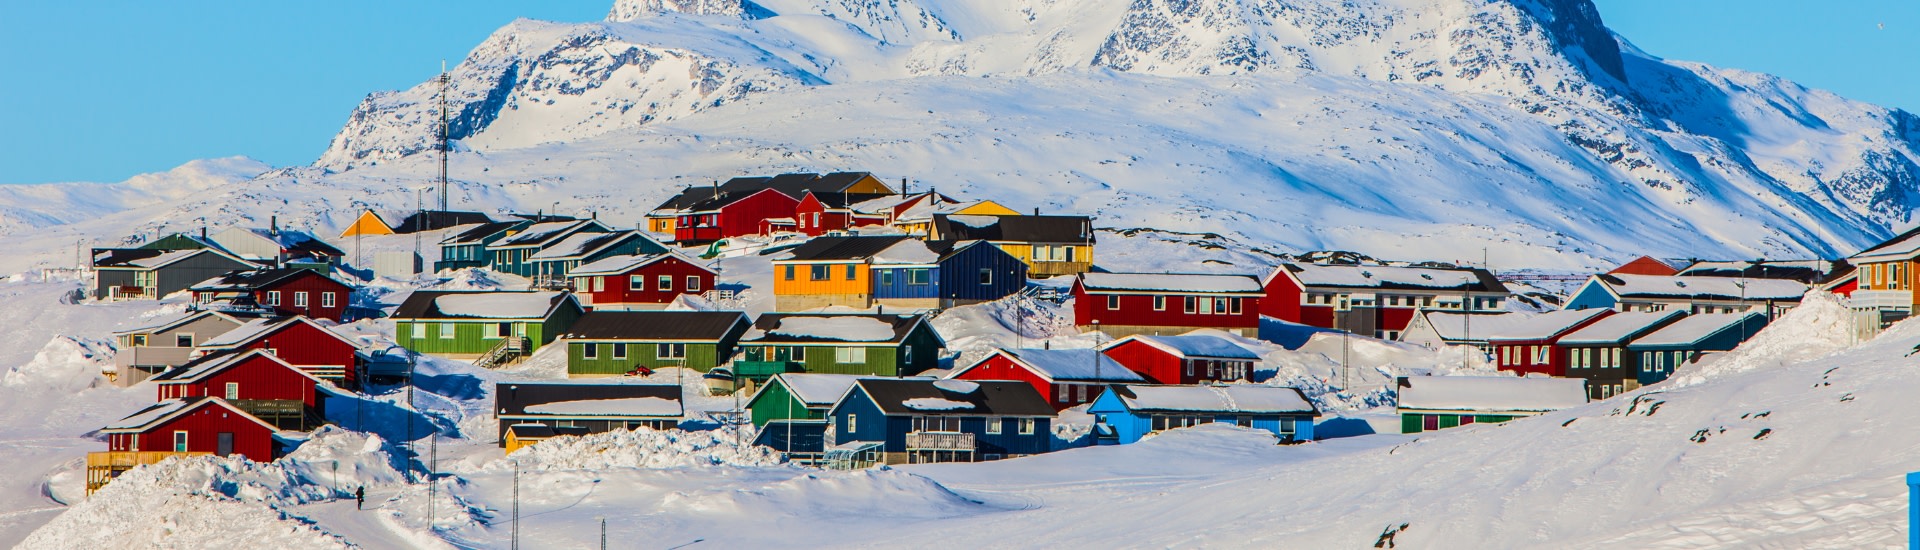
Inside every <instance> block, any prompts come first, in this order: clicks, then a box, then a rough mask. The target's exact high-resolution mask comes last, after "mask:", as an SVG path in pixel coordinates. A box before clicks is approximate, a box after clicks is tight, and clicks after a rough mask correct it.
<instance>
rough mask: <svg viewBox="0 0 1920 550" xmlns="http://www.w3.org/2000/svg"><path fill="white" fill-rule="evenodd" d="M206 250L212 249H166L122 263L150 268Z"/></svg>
mask: <svg viewBox="0 0 1920 550" xmlns="http://www.w3.org/2000/svg"><path fill="white" fill-rule="evenodd" d="M208 250H212V249H210V248H194V249H187V250H168V251H166V252H161V253H160V254H159V255H157V256H154V257H151V258H140V259H137V260H130V261H128V262H127V263H126V264H123V265H126V266H128V267H139V268H146V269H152V268H156V267H160V266H164V265H167V264H170V263H173V262H177V261H180V260H184V259H187V257H188V256H192V255H195V254H199V253H201V252H204V251H208Z"/></svg>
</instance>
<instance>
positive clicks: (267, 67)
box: [0, 0, 1920, 183]
mask: <svg viewBox="0 0 1920 550" xmlns="http://www.w3.org/2000/svg"><path fill="white" fill-rule="evenodd" d="M1595 1H1596V2H1597V4H1598V5H1599V6H1600V11H1601V15H1602V17H1603V18H1604V19H1605V20H1606V21H1607V23H1608V25H1609V26H1611V27H1613V28H1614V29H1615V30H1616V31H1618V32H1620V34H1622V35H1624V36H1626V37H1627V39H1628V40H1630V41H1632V42H1633V43H1635V44H1636V45H1638V46H1640V47H1641V48H1642V49H1644V50H1646V51H1648V52H1651V53H1653V54H1655V55H1659V56H1662V57H1666V58H1670V59H1685V60H1692V61H1703V62H1707V63H1711V64H1714V65H1720V66H1726V67H1738V68H1743V69H1750V70H1756V71H1762V72H1768V73H1774V74H1779V75H1782V76H1786V77H1788V78H1791V79H1794V80H1796V81H1799V82H1801V83H1803V84H1807V85H1810V86H1813V87H1817V88H1825V89H1829V90H1833V91H1836V92H1839V93H1840V94H1841V95H1845V96H1848V97H1853V98H1856V99H1861V100H1865V101H1871V102H1874V103H1879V104H1882V105H1888V106H1894V107H1901V108H1905V109H1907V110H1910V111H1917V112H1920V60H1917V59H1920V57H1917V54H1920V0H1841V1H1834V2H1822V1H1817V0H1595ZM611 4H612V2H611V0H566V1H560V0H544V1H538V2H508V1H504V0H463V1H458V2H452V1H432V2H425V1H421V2H407V1H402V2H373V1H367V0H331V1H326V2H285V1H277V0H273V1H261V0H252V1H246V2H240V1H213V0H177V1H173V2H120V1H107V2H58V1H54V0H38V1H35V0H26V1H24V2H13V3H9V4H8V5H6V6H5V7H4V8H3V9H4V11H3V12H0V70H3V71H4V74H5V75H6V76H5V77H4V78H0V128H4V129H5V131H4V132H0V151H4V154H0V183H34V182H47V181H120V180H123V179H126V178H127V177H128V176H131V175H134V174H138V173H141V172H152V171H159V170H166V169H168V168H172V167H174V166H177V165H179V164H180V163H183V162H186V161H188V160H192V159H196V158H208V157H221V156H230V155H246V156H251V157H253V158H257V159H260V160H262V161H265V162H268V163H270V164H273V165H276V166H289V165H301V164H307V163H310V162H312V161H313V159H314V158H316V157H318V156H319V155H320V152H321V151H322V150H324V149H325V148H326V146H327V142H328V140H329V139H331V138H332V137H333V133H334V131H336V130H338V129H339V127H340V125H341V124H342V123H344V122H345V121H346V118H347V115H348V114H349V113H351V112H352V110H353V107H354V106H355V105H356V104H358V103H359V101H360V99H361V98H362V97H364V96H365V95H366V94H367V93H368V92H372V91H375V90H390V89H399V88H405V87H408V86H412V85H414V84H417V83H419V82H422V81H424V80H426V79H428V78H431V77H432V75H433V73H434V72H435V71H436V70H437V69H438V67H439V63H440V60H441V59H443V58H444V59H447V60H448V61H449V62H450V63H451V62H457V61H458V60H459V59H460V58H461V57H462V56H464V55H465V54H466V52H467V50H469V49H471V48H473V47H474V46H475V45H477V44H479V43H480V41H481V40H483V39H485V38H486V36H487V35H488V34H489V33H491V32H493V31H494V29H497V28H499V27H500V26H501V25H504V24H506V23H507V22H508V21H511V20H513V19H514V18H515V17H529V18H534V19H547V20H555V21H591V20H597V19H600V18H602V17H603V16H604V15H605V14H606V10H607V8H608V7H609V6H610V5H611ZM1883 24H1884V25H1885V28H1884V29H1882V28H1881V25H1883Z"/></svg>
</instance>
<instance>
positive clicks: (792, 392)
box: [747, 372, 871, 426]
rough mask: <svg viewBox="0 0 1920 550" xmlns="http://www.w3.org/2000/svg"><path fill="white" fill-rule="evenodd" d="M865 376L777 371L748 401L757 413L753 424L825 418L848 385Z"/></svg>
mask: <svg viewBox="0 0 1920 550" xmlns="http://www.w3.org/2000/svg"><path fill="white" fill-rule="evenodd" d="M862 378H871V377H868V376H860V375H853V374H823V373H813V372H788V373H781V374H775V375H773V377H772V378H770V379H768V380H767V383H766V384H762V385H761V386H760V391H758V392H755V393H754V394H753V399H750V400H748V401H747V410H748V411H749V412H751V413H753V425H754V426H765V425H767V423H768V422H772V421H775V420H825V419H826V418H827V411H828V410H830V409H832V408H833V404H834V402H837V401H839V400H840V396H842V395H846V394H847V388H851V387H853V383H854V382H855V381H857V380H860V379H862Z"/></svg>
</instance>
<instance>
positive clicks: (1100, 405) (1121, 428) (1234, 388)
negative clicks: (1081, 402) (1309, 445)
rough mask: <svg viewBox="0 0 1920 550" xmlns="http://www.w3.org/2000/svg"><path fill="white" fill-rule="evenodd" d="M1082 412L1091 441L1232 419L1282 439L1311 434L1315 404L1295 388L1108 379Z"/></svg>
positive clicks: (1129, 438) (1129, 439)
mask: <svg viewBox="0 0 1920 550" xmlns="http://www.w3.org/2000/svg"><path fill="white" fill-rule="evenodd" d="M1087 412H1088V413H1092V414H1093V416H1094V442H1095V443H1096V444H1105V445H1113V444H1121V445H1124V444H1128V443H1135V442H1138V441H1140V439H1141V438H1143V437H1146V435H1147V434H1151V433H1158V432H1162V431H1166V430H1171V429H1174V428H1185V427H1189V426H1198V425H1200V424H1211V423H1215V422H1218V423H1222V424H1234V425H1238V426H1240V427H1243V428H1253V429H1256V430H1263V431H1266V432H1268V433H1271V434H1273V435H1274V437H1276V438H1279V440H1280V442H1282V443H1292V442H1295V441H1311V440H1313V419H1314V418H1316V417H1319V416H1320V410H1319V409H1318V408H1315V407H1314V406H1313V401H1310V400H1308V399H1307V396H1306V394H1303V393H1300V390H1298V389H1295V388H1283V387H1277V386H1255V385H1248V384H1226V385H1218V386H1147V385H1120V384H1116V385H1112V386H1108V387H1107V391H1106V392H1103V393H1101V394H1100V397H1099V398H1098V399H1094V400H1093V404H1092V405H1090V406H1088V407H1087Z"/></svg>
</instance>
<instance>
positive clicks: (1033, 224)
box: [933, 214, 1094, 243]
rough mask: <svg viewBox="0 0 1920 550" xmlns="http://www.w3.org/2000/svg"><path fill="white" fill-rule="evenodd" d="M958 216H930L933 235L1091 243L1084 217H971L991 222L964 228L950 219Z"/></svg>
mask: <svg viewBox="0 0 1920 550" xmlns="http://www.w3.org/2000/svg"><path fill="white" fill-rule="evenodd" d="M957 215H959V214H934V215H933V234H935V235H939V236H940V238H942V239H949V240H959V241H970V240H975V239H978V240H985V241H1001V242H1029V243H1078V242H1093V240H1094V237H1093V219H1092V218H1089V217H1087V216H975V215H961V216H963V218H978V219H985V218H991V219H993V220H995V221H994V223H990V224H967V223H961V222H959V221H955V220H953V219H952V218H953V217H954V216H957Z"/></svg>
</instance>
